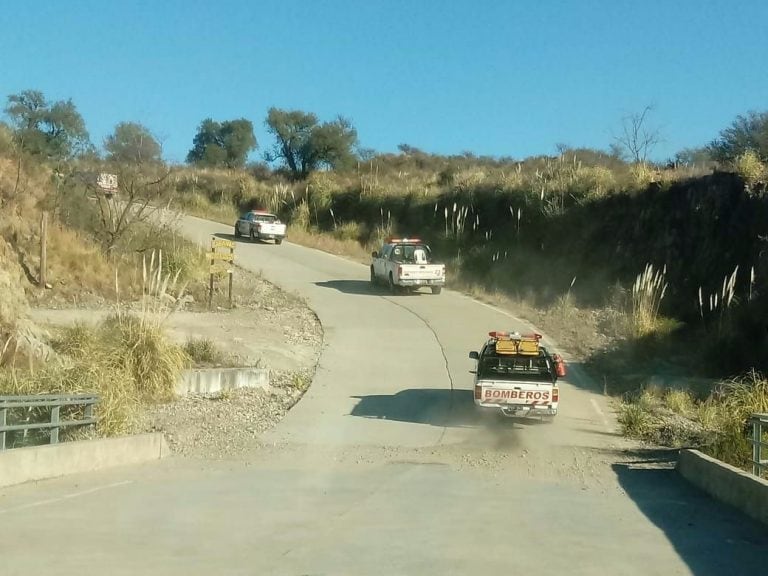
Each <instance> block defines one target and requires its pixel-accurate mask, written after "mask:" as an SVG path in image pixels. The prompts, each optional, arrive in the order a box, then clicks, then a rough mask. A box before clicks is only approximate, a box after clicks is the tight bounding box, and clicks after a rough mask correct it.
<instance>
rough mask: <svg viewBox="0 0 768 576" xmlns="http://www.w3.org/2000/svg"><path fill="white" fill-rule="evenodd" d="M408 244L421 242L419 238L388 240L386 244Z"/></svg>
mask: <svg viewBox="0 0 768 576" xmlns="http://www.w3.org/2000/svg"><path fill="white" fill-rule="evenodd" d="M409 242H413V243H416V242H421V239H420V238H389V239H388V240H387V244H407V243H409Z"/></svg>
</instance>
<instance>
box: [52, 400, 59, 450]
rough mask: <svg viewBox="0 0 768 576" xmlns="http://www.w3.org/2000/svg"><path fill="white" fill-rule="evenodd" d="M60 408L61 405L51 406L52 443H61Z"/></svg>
mask: <svg viewBox="0 0 768 576" xmlns="http://www.w3.org/2000/svg"><path fill="white" fill-rule="evenodd" d="M60 409H61V406H54V407H53V408H51V424H52V425H53V428H51V444H58V443H59V427H58V426H57V425H58V423H59V410H60Z"/></svg>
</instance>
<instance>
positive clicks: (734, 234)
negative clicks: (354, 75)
mask: <svg viewBox="0 0 768 576" xmlns="http://www.w3.org/2000/svg"><path fill="white" fill-rule="evenodd" d="M54 111H55V112H56V114H53V112H54ZM62 114H63V119H62V116H61V115H62ZM6 115H7V118H8V124H7V125H6V124H0V195H1V196H2V205H1V206H0V256H1V257H2V258H3V267H2V272H0V288H6V287H7V289H3V290H2V291H0V293H2V294H3V296H0V299H1V300H2V306H0V323H1V324H2V332H3V335H4V336H3V338H4V341H5V340H7V342H8V344H7V345H6V346H5V352H4V354H3V358H4V361H5V363H6V364H7V365H15V366H16V368H15V370H16V371H17V372H18V371H19V370H20V368H19V366H21V365H24V364H26V363H30V364H32V365H34V362H28V361H27V357H30V358H32V357H34V356H35V354H37V355H38V356H40V355H41V354H44V353H49V352H50V350H48V351H47V349H46V343H45V342H44V341H41V339H40V338H38V337H36V336H35V332H34V329H33V327H30V326H28V325H26V324H25V323H24V321H23V318H24V309H25V307H26V306H28V302H29V301H35V302H45V301H47V300H50V299H59V300H68V301H71V302H72V303H73V304H76V303H77V302H80V301H82V300H84V299H88V298H111V299H114V300H115V301H124V302H127V301H130V300H133V301H136V300H141V299H142V298H143V296H144V294H143V292H142V278H143V273H142V262H145V261H146V258H147V255H149V254H152V253H153V252H155V253H157V254H159V253H160V252H161V251H162V254H163V258H162V262H161V263H159V264H158V266H159V268H160V270H161V272H162V274H165V275H168V277H172V278H173V279H175V280H176V281H177V282H179V284H180V285H181V284H184V285H186V294H190V295H191V296H192V299H194V300H201V299H202V296H203V290H204V283H203V282H202V281H201V278H202V277H203V276H204V273H205V268H206V263H205V261H204V259H203V258H202V255H201V254H200V249H199V248H196V247H193V246H191V245H189V244H188V243H186V242H184V241H182V240H180V239H179V238H178V237H177V236H176V235H175V234H174V233H173V225H172V216H170V214H171V213H172V211H173V210H175V209H181V210H183V211H185V212H187V213H189V214H193V215H197V216H201V217H205V218H209V219H213V220H218V221H220V222H224V223H226V224H232V223H234V220H235V219H236V217H237V215H238V214H239V213H241V212H242V211H245V210H249V209H254V208H260V209H266V210H270V211H272V212H274V213H276V214H278V215H279V216H280V217H281V218H282V219H283V220H284V221H286V222H288V224H289V234H288V236H289V240H292V241H294V242H299V243H302V244H305V245H308V246H312V247H316V248H320V249H322V250H326V251H329V252H333V253H337V254H343V255H346V256H349V257H351V258H354V259H356V260H358V261H360V262H368V260H369V255H370V252H371V250H373V249H376V248H378V247H379V245H380V243H381V242H382V240H383V239H385V238H387V237H388V236H391V235H396V234H403V235H409V236H412V235H416V234H418V235H420V236H422V237H424V239H425V240H427V241H428V242H429V243H430V245H431V246H432V248H433V251H434V252H435V253H436V254H437V255H438V257H439V258H440V259H441V260H443V261H444V262H445V263H446V265H447V267H448V271H449V275H450V278H451V279H452V284H453V286H454V287H457V288H460V289H462V290H464V291H466V292H468V293H470V294H473V295H474V296H476V297H479V298H481V299H483V300H486V301H495V302H497V303H507V304H510V305H513V306H514V307H515V308H516V310H518V311H519V313H520V314H523V315H525V316H527V317H528V319H529V320H531V321H533V322H535V323H536V324H538V325H540V326H541V327H542V328H543V329H545V330H546V331H547V332H549V333H551V334H552V335H553V336H555V337H556V338H557V339H558V340H559V341H560V342H561V343H562V344H563V345H564V346H566V347H567V348H568V349H569V350H571V351H572V352H573V353H575V354H577V355H578V356H579V357H580V358H581V359H582V360H583V361H584V363H585V365H586V367H587V369H588V370H589V371H590V373H591V374H592V376H593V377H594V378H595V380H597V381H598V382H599V383H600V384H601V385H602V386H603V388H604V390H605V391H606V392H607V393H609V394H612V395H615V396H617V397H619V398H620V399H621V401H622V404H621V406H622V407H621V423H622V426H623V427H624V429H625V432H626V433H627V434H629V435H631V436H634V437H637V438H642V439H645V440H648V441H651V442H656V443H663V444H669V445H674V446H680V445H695V446H700V447H702V448H704V449H706V450H708V451H710V452H711V453H712V454H715V455H716V456H718V457H721V458H723V459H725V460H727V461H730V462H734V463H737V464H740V465H742V464H743V463H744V454H745V453H744V442H746V436H745V431H744V430H745V429H744V423H745V418H746V416H747V415H748V413H749V411H751V410H753V409H757V408H759V407H761V406H763V407H765V400H766V385H765V379H764V378H763V376H761V373H762V372H766V371H768V331H766V324H765V318H766V317H768V269H766V268H765V266H764V262H763V260H764V259H763V258H762V254H763V252H764V250H765V246H764V243H765V238H766V237H768V229H766V228H768V198H766V194H765V193H766V181H767V180H768V170H767V169H766V162H768V113H760V112H750V113H747V114H746V115H744V116H739V117H737V118H736V119H735V120H734V121H733V122H732V124H731V125H729V126H727V127H725V128H724V129H723V130H722V132H721V133H720V134H719V135H714V138H713V140H712V141H711V142H709V143H706V144H704V145H703V146H701V147H700V148H695V149H687V150H682V151H680V152H679V153H678V154H677V155H676V156H675V157H674V158H670V159H669V160H668V161H666V162H653V161H651V160H650V159H651V158H653V157H654V146H655V145H656V143H657V142H659V139H660V136H661V135H660V134H659V131H658V130H657V129H656V128H655V127H654V125H653V110H652V109H650V108H646V109H644V110H642V111H641V112H639V113H637V114H631V115H629V116H627V117H625V118H622V119H619V120H618V121H617V130H616V133H617V134H618V136H616V138H615V139H614V141H613V142H612V143H610V146H609V147H607V149H606V150H594V149H583V148H578V147H573V146H568V145H562V144H561V145H557V146H556V150H555V152H554V153H553V154H551V155H542V156H537V157H531V158H526V159H514V158H489V157H478V156H475V155H473V154H471V153H469V152H466V153H463V154H460V155H454V156H439V155H434V154H430V153H428V152H425V151H422V150H419V149H418V148H415V147H413V146H410V145H407V144H402V145H401V146H399V149H398V151H397V152H396V153H377V152H375V151H372V150H367V149H364V148H362V147H361V146H360V144H359V142H358V140H357V133H356V130H355V128H354V126H353V124H352V122H351V121H350V120H349V119H346V118H344V117H341V116H340V117H337V118H335V119H330V120H322V119H320V118H318V117H317V116H316V115H314V114H312V113H310V112H304V111H297V110H282V109H279V108H272V109H270V110H268V111H267V112H266V115H265V116H266V117H265V119H264V125H265V127H266V131H267V133H268V134H269V136H270V137H271V139H272V142H271V144H270V145H268V146H266V147H264V146H262V150H265V151H264V152H263V154H262V158H263V161H256V162H249V158H253V157H254V156H253V153H254V151H255V150H258V149H259V142H258V141H257V139H256V137H255V135H254V129H253V122H252V121H251V120H249V119H244V118H239V119H233V120H223V121H222V120H213V119H210V118H209V119H204V120H203V121H202V122H201V123H200V125H199V127H198V131H197V134H196V135H195V138H194V140H193V142H192V143H191V149H190V151H189V154H188V156H187V164H186V165H185V166H168V165H167V164H165V163H164V162H163V160H162V149H161V147H160V145H159V144H158V143H157V140H156V139H155V138H154V137H153V136H152V134H151V132H150V131H149V130H148V129H147V128H146V127H144V126H142V125H140V124H136V123H120V124H118V125H117V126H116V127H115V130H114V132H113V134H111V135H110V136H109V137H108V138H107V139H106V140H105V141H104V143H103V151H104V152H103V154H100V153H99V151H98V150H97V149H96V148H95V147H94V146H93V145H92V144H91V143H90V140H89V138H88V133H87V131H86V129H85V123H84V121H83V119H82V118H81V117H80V116H79V114H78V113H77V110H76V108H75V107H74V104H72V103H71V102H70V101H67V102H55V103H52V102H48V101H47V100H46V99H45V98H44V96H43V95H42V94H40V93H39V92H34V91H26V92H23V93H21V94H16V95H11V96H9V97H8V103H7V107H6ZM100 172H108V173H113V174H116V175H117V177H118V181H119V182H120V192H119V194H118V195H116V196H112V197H111V196H110V195H108V194H104V193H103V191H101V190H100V189H99V188H98V187H96V186H95V183H94V181H93V175H94V174H98V173H100ZM126 206H129V207H130V209H127V208H126ZM163 206H165V207H169V208H170V209H171V211H170V212H164V213H163V214H168V216H163V217H166V218H168V219H169V220H168V221H166V222H164V223H163V224H162V225H161V226H158V225H157V224H156V223H157V221H158V220H157V217H158V212H157V210H158V208H159V207H163ZM42 210H47V211H48V212H49V213H50V214H51V217H52V223H51V225H50V227H49V253H48V262H49V264H48V269H49V279H48V280H47V282H48V283H49V284H50V285H51V286H52V288H51V289H49V290H45V289H42V288H41V287H39V286H37V285H36V282H37V274H38V273H37V270H38V267H39V260H38V256H37V254H38V248H37V247H38V245H39V235H38V229H39V224H38V223H39V220H40V213H41V211H42ZM150 215H152V217H150ZM114 321H115V320H113V322H114ZM124 321H125V322H129V324H128V325H131V324H130V322H131V321H128V320H124ZM128 325H127V326H128ZM127 329H128V328H126V330H127ZM118 332H119V331H118ZM73 340H76V339H75V338H73ZM101 340H104V339H103V338H102V339H101ZM104 345H106V344H104ZM25 348H26V352H25ZM48 348H50V346H49V347H48ZM53 348H54V350H53V352H54V353H58V354H62V355H68V356H72V354H73V352H72V351H68V352H64V351H63V350H61V349H59V350H58V351H57V350H55V348H56V347H55V346H54V347H53ZM161 348H162V347H161V346H159V344H158V346H156V347H155V348H153V350H160V349H161ZM184 348H185V350H186V352H184V351H180V354H182V355H183V356H184V357H193V358H196V359H198V361H201V362H210V363H216V362H217V361H219V360H220V358H219V356H218V355H217V353H216V351H215V350H213V349H212V348H211V346H210V345H209V343H207V342H205V341H190V342H188V343H187V345H186V346H185V347H184ZM9 351H13V354H10V353H9ZM46 351H47V352H46ZM174 353H175V352H174ZM89 356H91V357H94V358H95V357H97V356H98V354H95V353H94V354H93V355H89ZM74 357H76V355H75V356H74ZM179 357H181V356H179ZM11 358H13V360H11ZM22 358H24V359H25V360H24V361H22V360H21V359H22ZM152 361H157V362H161V359H159V358H157V359H155V360H152ZM9 362H10V364H9ZM131 362H133V360H131ZM14 363H15V364H14ZM131 365H132V366H133V364H131ZM174 365H175V364H174ZM36 369H37V368H36ZM45 369H49V368H45ZM57 369H63V368H57ZM126 370H127V372H126V374H127V373H130V372H131V370H130V369H126ZM24 378H28V379H27V380H24ZM24 378H21V379H19V377H18V376H13V378H10V379H6V380H3V382H22V381H24V382H27V384H25V385H26V386H31V381H32V380H36V381H44V379H37V378H36V377H32V376H31V372H28V373H25V375H24ZM30 379H32V380H30ZM2 386H3V387H4V388H5V389H9V386H10V384H7V383H6V384H4V385H2ZM73 386H75V384H73ZM132 395H133V396H134V397H138V396H141V395H142V394H139V393H136V394H132Z"/></svg>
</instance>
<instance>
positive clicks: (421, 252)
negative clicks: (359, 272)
mask: <svg viewBox="0 0 768 576" xmlns="http://www.w3.org/2000/svg"><path fill="white" fill-rule="evenodd" d="M371 255H372V256H373V261H372V262H371V284H373V285H376V284H379V283H381V284H386V285H387V286H388V287H389V290H390V292H392V293H395V292H397V291H398V290H416V289H418V288H421V287H425V288H430V289H431V290H432V294H440V291H441V290H442V289H443V286H445V264H437V263H434V262H432V251H431V250H430V249H429V246H427V245H426V244H424V243H423V242H422V241H421V240H419V239H418V238H390V239H389V240H387V241H386V242H385V243H384V245H383V246H382V247H381V250H378V251H374V252H373V253H372V254H371Z"/></svg>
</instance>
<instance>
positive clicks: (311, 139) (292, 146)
mask: <svg viewBox="0 0 768 576" xmlns="http://www.w3.org/2000/svg"><path fill="white" fill-rule="evenodd" d="M265 124H266V126H267V130H268V131H269V133H270V134H272V135H273V136H274V137H275V145H274V147H273V149H272V151H271V152H268V153H267V154H265V158H266V160H267V162H275V161H282V162H284V163H285V165H286V166H287V167H288V169H289V170H290V171H291V174H292V175H293V176H294V177H296V178H305V177H306V176H307V175H308V174H309V173H310V172H312V171H313V170H316V169H318V168H320V167H328V168H343V167H346V166H349V165H350V164H351V163H352V162H354V161H355V159H356V156H355V153H354V149H355V147H356V145H357V131H356V130H355V128H354V126H352V123H351V122H350V121H349V120H347V119H346V118H342V117H338V118H337V119H336V120H333V121H331V122H324V123H322V124H320V123H319V121H318V119H317V116H315V115H314V114H312V113H311V112H302V111H301V110H281V109H279V108H270V109H269V112H268V114H267V119H266V121H265Z"/></svg>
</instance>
